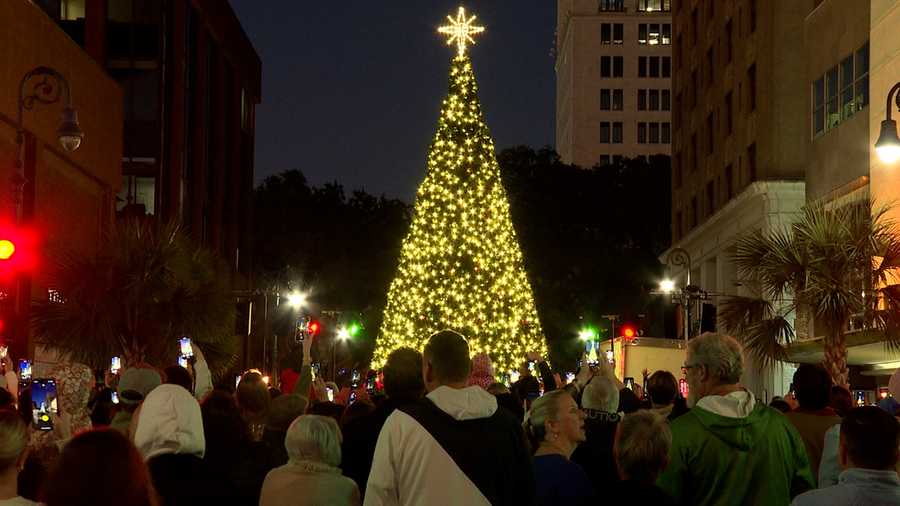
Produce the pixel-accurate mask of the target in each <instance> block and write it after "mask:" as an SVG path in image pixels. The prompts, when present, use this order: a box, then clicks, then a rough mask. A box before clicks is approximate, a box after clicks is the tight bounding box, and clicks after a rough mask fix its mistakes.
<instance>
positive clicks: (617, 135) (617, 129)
mask: <svg viewBox="0 0 900 506" xmlns="http://www.w3.org/2000/svg"><path fill="white" fill-rule="evenodd" d="M612 142H613V144H622V122H621V121H616V122H613V124H612Z"/></svg>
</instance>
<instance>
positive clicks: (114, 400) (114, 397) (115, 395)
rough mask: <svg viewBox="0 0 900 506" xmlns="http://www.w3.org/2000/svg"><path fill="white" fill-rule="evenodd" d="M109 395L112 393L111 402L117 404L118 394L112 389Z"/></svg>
mask: <svg viewBox="0 0 900 506" xmlns="http://www.w3.org/2000/svg"><path fill="white" fill-rule="evenodd" d="M111 395H112V402H113V404H118V403H119V394H118V393H117V392H116V391H115V390H113V391H112V394H111Z"/></svg>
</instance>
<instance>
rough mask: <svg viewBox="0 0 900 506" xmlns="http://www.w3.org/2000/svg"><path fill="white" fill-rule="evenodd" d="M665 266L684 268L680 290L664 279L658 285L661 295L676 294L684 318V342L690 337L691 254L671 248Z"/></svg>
mask: <svg viewBox="0 0 900 506" xmlns="http://www.w3.org/2000/svg"><path fill="white" fill-rule="evenodd" d="M666 265H667V266H675V267H684V268H685V272H686V274H685V285H684V287H682V288H681V289H680V290H679V289H676V287H675V281H673V280H671V279H665V280H663V281H662V282H661V283H660V290H661V291H662V292H663V293H668V294H672V293H676V291H677V293H678V299H677V300H678V303H679V304H680V305H681V307H682V312H683V318H684V340H685V341H687V340H688V339H690V337H691V298H690V296H689V293H688V289H689V288H690V287H691V254H690V253H688V251H687V250H686V249H684V248H673V249H672V251H670V252H669V255H668V256H667V257H666Z"/></svg>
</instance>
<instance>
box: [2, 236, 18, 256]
mask: <svg viewBox="0 0 900 506" xmlns="http://www.w3.org/2000/svg"><path fill="white" fill-rule="evenodd" d="M15 254H16V244H15V243H14V242H12V241H10V240H9V239H0V260H9V259H11V258H12V256H13V255H15Z"/></svg>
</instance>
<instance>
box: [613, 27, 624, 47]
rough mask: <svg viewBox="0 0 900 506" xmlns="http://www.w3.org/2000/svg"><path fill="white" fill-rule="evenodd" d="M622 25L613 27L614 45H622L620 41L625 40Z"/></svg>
mask: <svg viewBox="0 0 900 506" xmlns="http://www.w3.org/2000/svg"><path fill="white" fill-rule="evenodd" d="M622 26H623V25H622V23H616V24H614V25H613V43H614V44H622V41H623V40H624V38H625V35H624V33H625V31H624V29H623V28H622Z"/></svg>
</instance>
